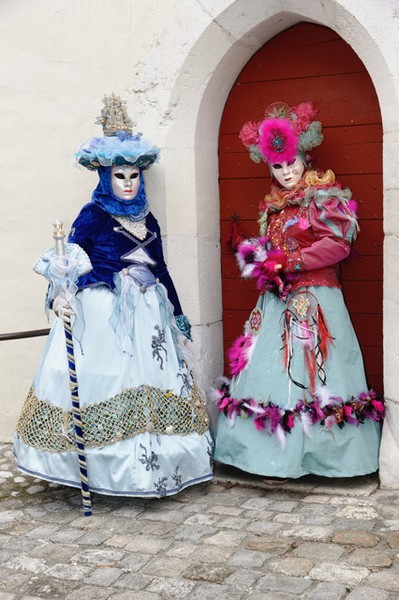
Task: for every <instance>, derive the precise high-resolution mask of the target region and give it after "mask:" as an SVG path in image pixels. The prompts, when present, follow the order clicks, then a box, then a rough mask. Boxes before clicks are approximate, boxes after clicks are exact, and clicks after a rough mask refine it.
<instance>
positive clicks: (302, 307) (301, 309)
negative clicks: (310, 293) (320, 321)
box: [292, 294, 310, 319]
mask: <svg viewBox="0 0 399 600" xmlns="http://www.w3.org/2000/svg"><path fill="white" fill-rule="evenodd" d="M292 305H293V307H294V308H295V310H296V312H297V313H298V315H299V317H300V318H301V319H305V318H306V315H307V312H308V308H309V306H310V300H309V298H307V297H306V296H305V295H304V294H300V295H299V296H296V297H295V298H294V299H293V300H292Z"/></svg>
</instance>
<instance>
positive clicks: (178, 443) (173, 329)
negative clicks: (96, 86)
mask: <svg viewBox="0 0 399 600" xmlns="http://www.w3.org/2000/svg"><path fill="white" fill-rule="evenodd" d="M104 103H105V107H104V109H103V110H102V111H101V117H100V118H99V122H100V123H101V124H102V126H103V131H104V137H99V138H91V139H90V140H89V141H88V142H87V143H86V144H84V145H83V146H82V147H81V148H80V150H79V152H78V153H77V154H76V158H77V161H78V163H80V164H81V165H83V166H85V167H87V168H88V169H90V170H97V172H98V175H99V183H98V186H97V188H96V189H95V190H94V192H93V195H92V200H91V202H89V203H88V204H86V205H85V206H84V207H83V208H82V210H81V211H80V213H79V215H78V216H77V218H76V220H75V221H74V223H73V224H72V228H71V232H70V235H69V239H68V242H69V243H68V244H67V245H66V246H67V251H68V252H69V251H70V252H72V253H74V258H73V261H74V262H73V264H74V265H75V266H76V269H75V272H74V276H71V275H69V276H70V277H71V279H72V280H73V281H72V285H70V286H69V288H68V291H67V292H66V291H65V289H61V288H60V286H59V285H58V284H57V281H56V277H55V275H54V273H53V275H52V276H51V277H48V278H49V279H50V286H49V291H48V294H47V299H46V303H47V307H50V306H51V307H52V308H53V309H54V310H55V312H56V314H57V315H58V317H57V318H56V320H55V322H54V325H53V327H52V329H51V332H50V335H49V338H48V341H47V344H46V347H45V349H44V352H43V354H42V357H41V360H40V364H39V367H38V370H37V372H36V375H35V378H34V381H33V385H32V388H31V390H30V393H29V395H28V398H27V399H26V401H25V404H24V406H23V409H22V412H21V415H20V418H19V421H18V425H17V431H16V433H15V438H14V451H15V455H16V458H17V462H18V466H19V468H20V469H21V470H22V471H24V472H26V473H28V474H31V475H33V476H35V477H40V478H42V479H46V480H49V481H55V482H59V483H62V484H65V485H70V486H74V487H80V477H79V465H78V460H77V453H76V440H75V431H74V426H73V421H72V411H71V397H70V390H69V381H68V368H67V367H68V365H67V357H66V352H65V342H64V332H63V320H62V319H63V317H64V315H68V317H69V316H70V315H72V317H71V318H72V325H73V327H72V331H73V336H74V348H75V360H76V375H77V379H78V382H79V395H80V405H81V413H82V422H83V436H84V444H85V453H86V461H87V474H88V481H89V487H90V490H91V491H93V492H98V493H102V494H109V495H121V496H149V497H162V496H167V495H171V494H175V493H177V492H179V491H180V490H182V489H184V488H186V487H187V486H191V485H194V484H196V483H200V482H204V481H207V480H210V479H211V478H212V439H211V436H210V433H209V429H208V418H207V413H206V409H205V403H204V400H203V394H202V392H201V391H200V389H199V388H198V386H197V384H196V382H195V378H194V374H193V365H192V360H191V356H190V353H189V351H188V349H187V346H186V341H187V340H186V338H188V339H191V336H190V324H189V321H188V319H187V317H186V316H185V315H184V314H183V312H182V309H181V306H180V303H179V299H178V296H177V293H176V290H175V287H174V285H173V282H172V279H171V277H170V275H169V272H168V269H167V266H166V264H165V260H164V257H163V251H162V241H161V233H160V229H159V225H158V223H157V221H156V219H155V217H154V215H153V214H152V213H151V212H150V209H149V206H148V202H147V198H146V193H145V187H144V178H143V170H145V169H147V168H148V167H150V166H151V165H152V164H153V163H154V162H156V161H157V160H158V155H159V151H158V149H157V148H156V147H154V146H151V145H150V144H148V143H147V142H146V141H145V140H144V139H142V137H141V134H136V135H133V134H132V129H131V127H132V122H131V120H130V119H129V117H128V115H127V113H126V108H125V106H124V103H123V102H122V101H121V100H120V99H119V98H118V97H116V96H114V95H112V96H110V97H106V98H105V99H104ZM71 249H72V250H71ZM49 263H50V259H49V254H48V252H45V253H44V254H43V255H42V256H41V257H40V258H39V260H38V262H37V263H36V265H35V270H36V271H37V272H39V273H42V274H46V273H48V269H49Z"/></svg>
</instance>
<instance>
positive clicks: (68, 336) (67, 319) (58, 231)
mask: <svg viewBox="0 0 399 600" xmlns="http://www.w3.org/2000/svg"><path fill="white" fill-rule="evenodd" d="M53 227H54V231H53V238H54V242H55V248H54V251H55V257H56V258H55V262H56V263H57V270H58V273H59V274H60V273H61V272H63V273H64V277H65V280H64V282H63V284H62V287H63V288H64V289H63V291H64V292H65V293H66V298H67V302H68V296H70V297H71V298H75V293H76V286H75V284H74V282H73V279H72V278H70V277H71V271H73V270H74V267H75V260H74V259H73V258H72V257H71V256H69V257H68V256H67V254H66V252H65V243H64V238H65V233H64V229H63V223H62V221H59V220H56V221H54V223H53ZM71 286H72V287H73V288H74V289H73V290H70V289H69V288H70V287H71ZM71 291H72V293H71ZM67 307H68V308H70V307H69V302H68V304H67ZM68 308H67V309H66V310H64V311H63V314H62V320H63V322H64V333H65V346H66V353H67V360H68V374H69V389H70V391H71V400H72V413H73V424H74V427H75V435H76V447H77V451H78V460H79V472H80V482H81V491H82V502H83V513H84V516H85V517H90V516H91V515H92V509H91V496H90V488H89V480H88V477H87V464H86V454H85V444H84V436H83V423H82V415H81V410H80V400H79V389H78V379H77V375H76V365H75V354H74V344H73V337H72V326H71V312H72V314H73V311H71V310H68Z"/></svg>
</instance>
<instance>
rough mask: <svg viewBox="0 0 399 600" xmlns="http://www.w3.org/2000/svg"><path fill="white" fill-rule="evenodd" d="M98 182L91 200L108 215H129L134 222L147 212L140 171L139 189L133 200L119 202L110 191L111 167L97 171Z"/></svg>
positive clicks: (142, 178)
mask: <svg viewBox="0 0 399 600" xmlns="http://www.w3.org/2000/svg"><path fill="white" fill-rule="evenodd" d="M98 175H99V177H100V181H99V182H98V185H97V187H96V189H95V190H94V192H93V194H92V196H91V199H92V202H94V204H97V206H99V207H100V208H102V209H103V210H105V211H106V212H107V213H109V214H110V215H118V216H126V215H129V217H130V218H132V219H133V220H134V221H140V220H141V219H143V218H144V217H145V216H146V215H147V214H148V212H149V210H150V209H149V206H148V202H147V197H146V194H145V186H144V177H143V174H142V172H141V170H140V187H139V191H138V192H137V195H136V197H135V198H133V200H120V199H119V198H117V197H116V196H115V194H114V192H113V191H112V183H111V167H100V168H99V169H98Z"/></svg>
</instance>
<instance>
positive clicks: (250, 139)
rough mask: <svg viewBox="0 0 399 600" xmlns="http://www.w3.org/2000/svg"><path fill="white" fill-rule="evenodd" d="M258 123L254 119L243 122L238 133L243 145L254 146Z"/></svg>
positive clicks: (257, 139) (257, 140)
mask: <svg viewBox="0 0 399 600" xmlns="http://www.w3.org/2000/svg"><path fill="white" fill-rule="evenodd" d="M258 125H259V123H255V121H247V122H246V123H244V125H243V126H242V128H241V131H240V133H239V135H238V137H239V138H240V140H241V141H242V143H243V144H244V146H247V147H248V146H256V144H257V143H258V142H259V132H258Z"/></svg>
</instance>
